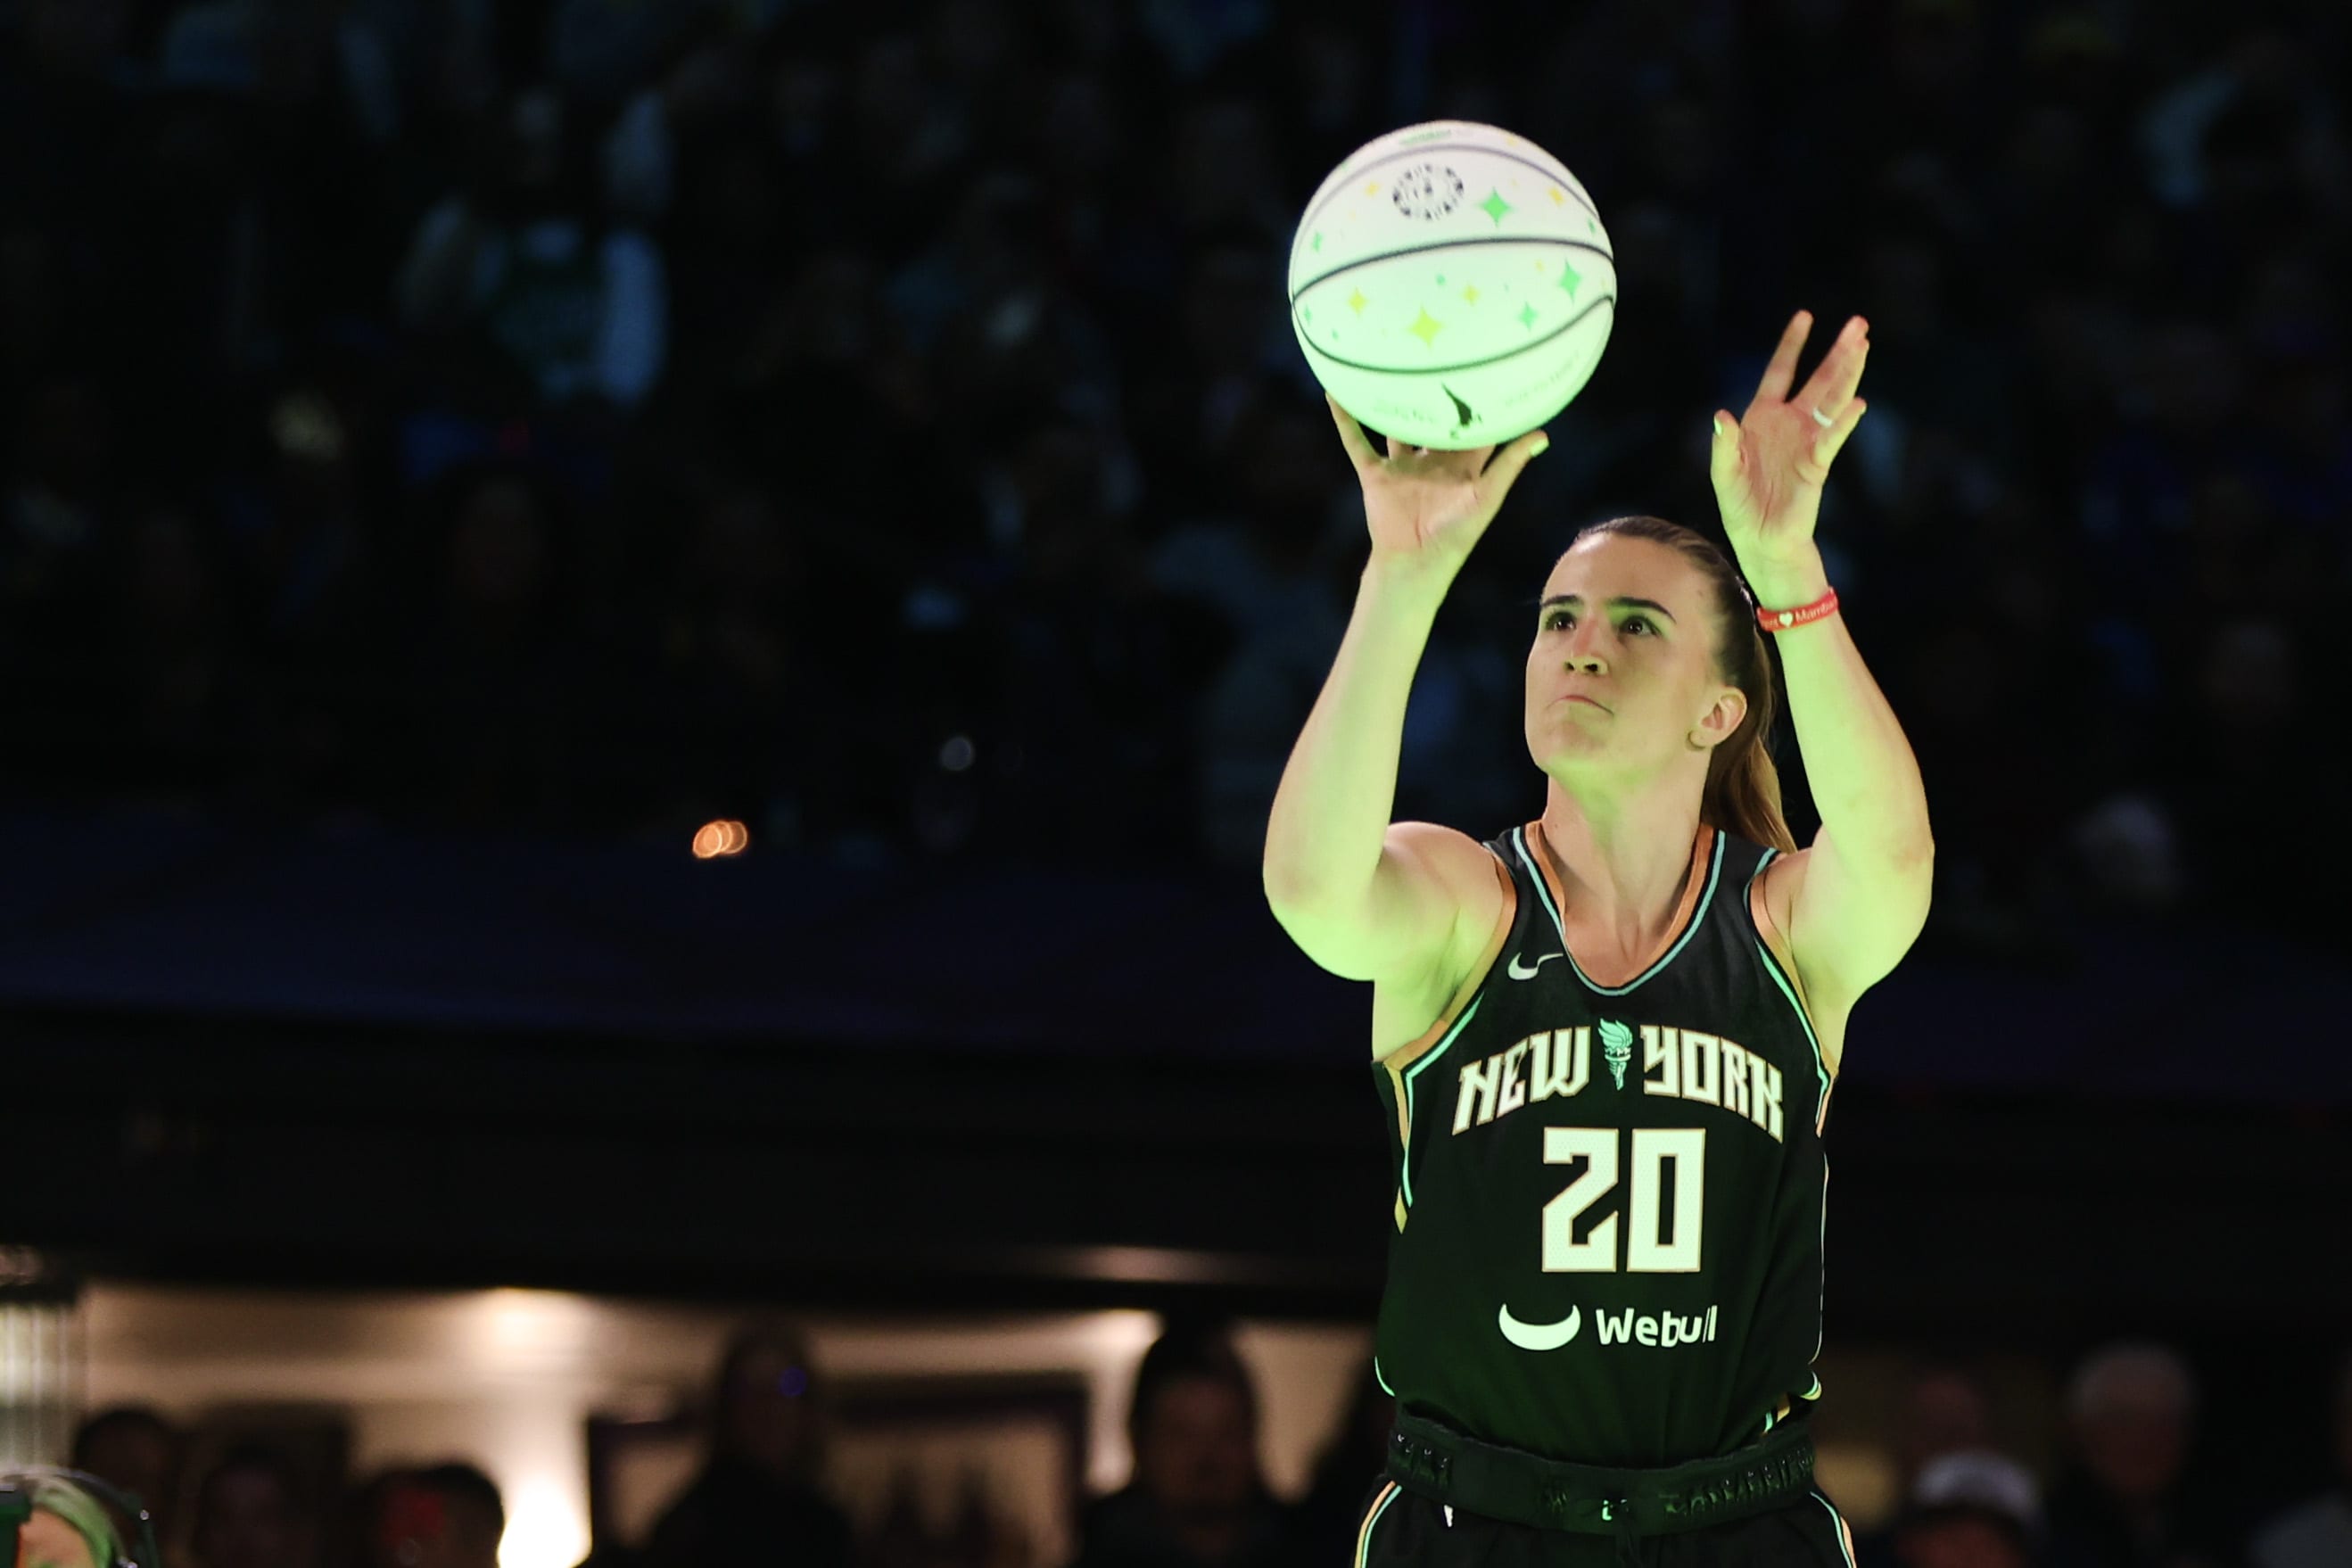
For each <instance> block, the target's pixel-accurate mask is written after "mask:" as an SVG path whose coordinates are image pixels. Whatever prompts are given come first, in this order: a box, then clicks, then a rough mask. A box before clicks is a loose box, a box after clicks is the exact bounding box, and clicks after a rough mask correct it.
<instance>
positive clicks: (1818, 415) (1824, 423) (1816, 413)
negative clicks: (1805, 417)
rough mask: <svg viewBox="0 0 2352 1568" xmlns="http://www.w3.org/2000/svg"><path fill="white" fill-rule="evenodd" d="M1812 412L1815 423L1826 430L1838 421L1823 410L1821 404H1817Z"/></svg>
mask: <svg viewBox="0 0 2352 1568" xmlns="http://www.w3.org/2000/svg"><path fill="white" fill-rule="evenodd" d="M1811 414H1812V416H1813V423H1814V424H1816V425H1818V426H1821V427H1822V429H1824V430H1826V429H1828V428H1829V427H1830V426H1832V425H1834V424H1836V423H1837V421H1836V420H1834V419H1832V418H1831V417H1830V416H1828V415H1826V414H1824V413H1822V409H1821V405H1819V404H1815V405H1813V406H1812V408H1811Z"/></svg>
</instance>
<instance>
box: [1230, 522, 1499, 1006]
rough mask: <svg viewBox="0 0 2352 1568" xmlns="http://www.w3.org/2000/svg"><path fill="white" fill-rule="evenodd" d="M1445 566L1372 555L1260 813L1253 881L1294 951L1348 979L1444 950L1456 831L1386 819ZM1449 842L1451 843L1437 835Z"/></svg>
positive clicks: (1457, 875)
mask: <svg viewBox="0 0 2352 1568" xmlns="http://www.w3.org/2000/svg"><path fill="white" fill-rule="evenodd" d="M1452 578H1453V574H1452V573H1451V572H1450V571H1449V572H1443V573H1440V572H1436V571H1433V570H1431V569H1429V568H1426V567H1423V568H1419V569H1416V568H1414V567H1413V566H1412V565H1411V564H1409V563H1383V562H1381V561H1380V560H1377V559H1376V560H1374V561H1373V562H1371V563H1370V564H1368V565H1367V566H1366V567H1365V568H1364V573H1363V576H1362V579H1361V581H1360V584H1359V585H1358V588H1357V591H1356V608H1355V614H1354V615H1353V616H1350V617H1349V622H1348V634H1347V636H1346V637H1344V638H1343V639H1341V641H1340V644H1339V658H1337V659H1335V660H1334V661H1333V663H1332V666H1331V673H1330V675H1329V676H1328V678H1327V679H1325V680H1324V682H1323V690H1322V693H1321V695H1319V696H1318V697H1317V698H1316V700H1315V707H1314V710H1313V711H1312V712H1310V713H1309V714H1308V715H1307V725H1306V728H1305V729H1304V730H1302V731H1300V732H1299V736H1298V742H1297V745H1295V746H1293V747H1292V748H1291V752H1290V761H1289V763H1288V764H1287V765H1286V766H1285V767H1284V769H1283V773H1282V784H1281V786H1280V787H1279V788H1278V789H1276V792H1275V796H1274V814H1273V817H1272V819H1271V820H1270V821H1269V822H1268V823H1267V825H1266V836H1265V868H1264V869H1265V897H1266V902H1267V903H1268V904H1269V905H1270V906H1271V907H1272V908H1273V910H1274V917H1275V919H1276V920H1277V921H1280V922H1281V923H1282V928H1283V930H1285V931H1288V932H1289V933H1290V937H1291V940H1292V941H1294V942H1297V944H1298V946H1299V948H1300V950H1301V951H1302V952H1305V953H1306V954H1307V957H1309V958H1311V959H1313V960H1314V961H1315V962H1316V963H1318V964H1319V965H1320V966H1322V967H1323V968H1325V969H1328V970H1329V971H1330V972H1331V973H1334V974H1339V975H1344V976H1346V977H1347V978H1348V979H1349V980H1384V981H1395V982H1406V981H1411V980H1413V979H1417V978H1420V977H1422V976H1424V975H1427V974H1428V973H1431V971H1433V969H1434V968H1436V967H1437V966H1438V965H1439V964H1440V963H1442V962H1443V960H1444V955H1445V954H1446V953H1447V952H1449V951H1450V950H1451V947H1452V942H1453V936H1454V921H1455V918H1456V916H1457V914H1458V912H1459V910H1460V908H1461V902H1462V900H1461V896H1460V894H1459V892H1458V891H1457V889H1458V887H1459V884H1460V882H1461V879H1462V860H1463V851H1465V850H1467V851H1468V852H1469V853H1470V854H1471V855H1475V856H1476V857H1478V858H1480V859H1482V860H1483V859H1484V858H1486V851H1484V850H1483V849H1480V848H1479V847H1478V846H1477V845H1475V844H1474V843H1472V842H1471V841H1470V839H1469V838H1468V837H1466V836H1465V835H1463V834H1460V833H1457V832H1454V830H1453V829H1451V828H1447V827H1440V826H1436V825H1434V824H1432V823H1425V822H1395V823H1392V822H1391V821H1390V820H1389V816H1390V813H1391V811H1392V810H1393V809H1394V808H1395V805H1396V776H1397V756H1398V753H1399V752H1400V751H1401V750H1402V746H1403V742H1404V710H1405V699H1406V698H1407V696H1408V695H1409V694H1410V693H1411V692H1412V677H1413V671H1414V670H1415V669H1416V668H1419V667H1420V664H1421V656H1422V651H1423V648H1424V647H1426V646H1427V644H1428V641H1429V631H1430V626H1431V625H1432V623H1433V621H1434V620H1435V618H1436V616H1437V606H1438V605H1439V604H1440V603H1442V602H1443V601H1444V596H1445V590H1446V587H1447V586H1448V584H1450V583H1451V581H1452ZM1448 840H1451V841H1452V842H1447V841H1448Z"/></svg>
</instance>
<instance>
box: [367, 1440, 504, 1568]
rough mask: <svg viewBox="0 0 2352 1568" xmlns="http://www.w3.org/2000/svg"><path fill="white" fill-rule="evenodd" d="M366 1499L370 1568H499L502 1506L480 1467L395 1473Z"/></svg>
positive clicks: (458, 1463) (446, 1464) (447, 1464)
mask: <svg viewBox="0 0 2352 1568" xmlns="http://www.w3.org/2000/svg"><path fill="white" fill-rule="evenodd" d="M365 1496H366V1501H367V1510H366V1517H365V1518H364V1520H363V1521H362V1523H363V1525H364V1527H365V1531H366V1539H365V1541H364V1542H363V1552H364V1553H365V1557H366V1561H367V1562H368V1563H369V1564H370V1568H498V1562H499V1542H500V1541H501V1540H502V1539H504V1537H505V1535H506V1529H507V1512H506V1501H505V1500H504V1499H503V1498H502V1497H500V1495H499V1489H498V1483H497V1482H495V1481H493V1480H491V1479H490V1478H489V1477H488V1475H486V1474H484V1473H483V1472H482V1470H481V1469H480V1468H478V1467H477V1466H474V1465H472V1464H468V1463H467V1462H465V1461H463V1460H458V1459H451V1460H445V1461H443V1462H441V1463H439V1464H435V1465H429V1466H426V1467H425V1468H419V1469H411V1470H398V1471H394V1472H392V1473H390V1474H388V1475H386V1476H384V1477H383V1478H381V1479H379V1480H378V1482H377V1483H376V1484H375V1485H374V1486H373V1487H371V1488H370V1489H368V1491H367V1493H366V1494H365Z"/></svg>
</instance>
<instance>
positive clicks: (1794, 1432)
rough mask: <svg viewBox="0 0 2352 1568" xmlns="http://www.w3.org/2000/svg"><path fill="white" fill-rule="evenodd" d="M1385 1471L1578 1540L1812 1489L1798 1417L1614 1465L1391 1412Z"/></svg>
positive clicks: (1421, 1490) (1473, 1507)
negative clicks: (1675, 1453)
mask: <svg viewBox="0 0 2352 1568" xmlns="http://www.w3.org/2000/svg"><path fill="white" fill-rule="evenodd" d="M1388 1473H1389V1475H1390V1477H1391V1479H1394V1480H1395V1481H1396V1483H1397V1484H1398V1485H1399V1486H1401V1487H1402V1488H1404V1489H1406V1490H1407V1491H1411V1492H1416V1493H1418V1494H1420V1495H1421V1496H1423V1497H1425V1498H1428V1499H1429V1500H1431V1501H1433V1502H1440V1503H1445V1504H1447V1505H1449V1506H1451V1507H1454V1508H1458V1509H1461V1510H1463V1511H1465V1512H1466V1513H1475V1514H1480V1515H1483V1516H1485V1517H1486V1518H1488V1519H1499V1520H1507V1521H1510V1522H1512V1523H1514V1524H1526V1525H1532V1526H1534V1527H1535V1528H1537V1529H1538V1530H1564V1531H1573V1532H1575V1533H1577V1534H1580V1535H1618V1536H1622V1535H1628V1534H1631V1535H1673V1534H1677V1533H1680V1532H1681V1531H1686V1530H1700V1529H1704V1528H1705V1527H1706V1526H1707V1525H1710V1524H1723V1523H1727V1522H1728V1521H1732V1520H1736V1519H1748V1518H1750V1517H1752V1516H1754V1515H1756V1514H1759V1513H1769V1512H1771V1511H1772V1510H1774V1509H1776V1508H1780V1507H1783V1506H1785V1505H1787V1504H1788V1503H1790V1502H1793V1501H1795V1500H1797V1499H1799V1498H1801V1497H1804V1496H1805V1495H1807V1494H1808V1493H1809V1492H1810V1491H1811V1489H1812V1484H1813V1439H1812V1434H1811V1433H1810V1432H1808V1431H1807V1430H1806V1429H1805V1424H1804V1423H1803V1422H1801V1421H1790V1422H1785V1423H1783V1424H1782V1425H1780V1426H1777V1427H1775V1428H1773V1429H1772V1430H1771V1431H1770V1432H1768V1433H1766V1434H1765V1435H1764V1436H1762V1437H1761V1438H1759V1439H1758V1440H1757V1441H1756V1442H1753V1443H1750V1444H1749V1445H1748V1447H1744V1448H1740V1449H1737V1450H1735V1451H1734V1452H1732V1453H1728V1454H1724V1455H1720V1456H1718V1457H1717V1458H1706V1459H1693V1460H1691V1461H1689V1462H1688V1463H1686V1464H1680V1465H1675V1466H1672V1467H1670V1468H1664V1469H1614V1468H1608V1467H1605V1466H1600V1465H1579V1464H1571V1463H1570V1462H1569V1461H1568V1460H1565V1459H1547V1458H1543V1457H1542V1456H1541V1455H1538V1454H1529V1453H1524V1452H1522V1451H1521V1450H1519V1449H1517V1448H1506V1447H1499V1446H1498V1445H1496V1444H1493V1443H1482V1442H1480V1441H1479V1440H1478V1439H1477V1438H1475V1437H1470V1436H1465V1435H1463V1434H1462V1433H1460V1432H1456V1431H1454V1429H1453V1428H1451V1427H1449V1426H1444V1425H1442V1424H1440V1423H1438V1422H1435V1421H1432V1420H1430V1419H1428V1418H1427V1417H1425V1416H1420V1415H1405V1414H1402V1413H1400V1414H1399V1415H1398V1416H1397V1420H1396V1429H1395V1431H1394V1432H1393V1433H1392V1434H1391V1436H1390V1438H1389V1450H1388Z"/></svg>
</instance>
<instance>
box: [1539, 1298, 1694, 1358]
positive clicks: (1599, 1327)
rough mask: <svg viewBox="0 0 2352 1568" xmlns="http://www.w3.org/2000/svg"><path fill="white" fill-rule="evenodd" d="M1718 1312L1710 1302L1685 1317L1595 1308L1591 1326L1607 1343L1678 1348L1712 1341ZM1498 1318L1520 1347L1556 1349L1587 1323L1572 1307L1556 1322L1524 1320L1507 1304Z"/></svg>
mask: <svg viewBox="0 0 2352 1568" xmlns="http://www.w3.org/2000/svg"><path fill="white" fill-rule="evenodd" d="M1716 1312H1717V1309H1716V1308H1715V1307H1713V1306H1710V1307H1708V1308H1707V1310H1706V1311H1704V1312H1693V1313H1691V1314H1689V1315H1688V1316H1687V1317H1685V1315H1684V1314H1682V1313H1680V1312H1637V1311H1635V1310H1633V1308H1631V1307H1628V1308H1626V1309H1625V1310H1622V1311H1618V1312H1602V1311H1596V1312H1594V1313H1593V1314H1592V1329H1593V1332H1594V1333H1595V1334H1596V1335H1597V1336H1598V1337H1599V1338H1600V1341H1601V1343H1602V1344H1604V1345H1627V1344H1630V1345H1649V1346H1653V1347H1654V1348H1656V1349H1659V1350H1675V1349H1676V1348H1678V1347H1680V1346H1683V1345H1706V1344H1713V1343H1714V1342H1715V1331H1716ZM1497 1321H1498V1323H1499V1326H1500V1327H1501V1329H1502V1331H1503V1337H1504V1338H1505V1339H1507V1340H1508V1341H1510V1342H1512V1343H1513V1344H1515V1345H1517V1346H1518V1347H1519V1348H1520V1349H1521V1350H1523V1351H1538V1352H1541V1351H1556V1350H1558V1349H1559V1348H1560V1347H1561V1346H1562V1345H1566V1344H1571V1343H1573V1342H1575V1340H1576V1337H1577V1332H1578V1331H1579V1330H1580V1328H1582V1326H1583V1324H1584V1313H1583V1310H1581V1309H1580V1308H1574V1307H1571V1308H1570V1309H1569V1313H1568V1316H1567V1317H1565V1318H1562V1319H1561V1320H1560V1321H1558V1322H1556V1323H1523V1322H1521V1321H1519V1320H1518V1319H1517V1318H1515V1317H1513V1316H1511V1310H1510V1309H1509V1308H1508V1307H1506V1308H1504V1309H1503V1310H1502V1314H1501V1316H1500V1318H1499V1319H1498V1320H1497Z"/></svg>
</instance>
